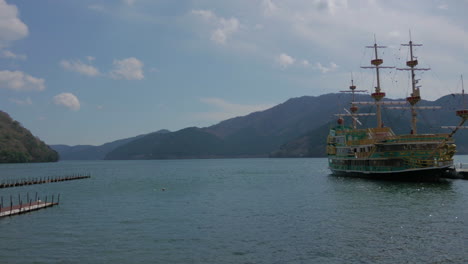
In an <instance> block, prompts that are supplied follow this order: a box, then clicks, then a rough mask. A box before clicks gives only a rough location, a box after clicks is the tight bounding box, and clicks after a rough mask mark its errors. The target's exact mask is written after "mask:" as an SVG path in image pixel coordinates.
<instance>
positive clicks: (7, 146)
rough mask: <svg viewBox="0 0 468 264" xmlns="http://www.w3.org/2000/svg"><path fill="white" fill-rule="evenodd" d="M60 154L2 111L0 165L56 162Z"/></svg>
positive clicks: (0, 121) (0, 112) (0, 115)
mask: <svg viewBox="0 0 468 264" xmlns="http://www.w3.org/2000/svg"><path fill="white" fill-rule="evenodd" d="M58 159H59V156H58V153H57V152H56V151H54V150H52V149H50V148H49V146H47V145H46V144H45V143H44V142H42V141H41V140H39V139H38V138H36V137H34V136H33V135H32V134H31V132H30V131H29V130H27V129H26V128H24V127H23V126H21V124H20V123H19V122H18V121H14V120H13V119H11V117H10V116H9V115H8V114H7V113H5V112H2V111H0V163H22V162H54V161H57V160H58Z"/></svg>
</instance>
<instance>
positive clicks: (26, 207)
mask: <svg viewBox="0 0 468 264" xmlns="http://www.w3.org/2000/svg"><path fill="white" fill-rule="evenodd" d="M58 204H59V203H58V202H55V203H53V202H43V201H40V200H39V201H35V202H31V203H27V204H17V205H13V206H9V207H5V208H0V217H5V216H12V215H18V214H24V213H28V212H31V211H36V210H39V209H43V208H47V207H52V206H55V205H58Z"/></svg>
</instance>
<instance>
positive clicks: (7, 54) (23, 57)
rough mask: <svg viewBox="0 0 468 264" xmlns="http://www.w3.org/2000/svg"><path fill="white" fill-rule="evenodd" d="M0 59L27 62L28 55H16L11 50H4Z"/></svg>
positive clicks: (0, 53)
mask: <svg viewBox="0 0 468 264" xmlns="http://www.w3.org/2000/svg"><path fill="white" fill-rule="evenodd" d="M0 58H6V59H13V60H26V58H27V57H26V55H24V54H16V53H13V52H12V51H10V50H2V51H1V52H0Z"/></svg>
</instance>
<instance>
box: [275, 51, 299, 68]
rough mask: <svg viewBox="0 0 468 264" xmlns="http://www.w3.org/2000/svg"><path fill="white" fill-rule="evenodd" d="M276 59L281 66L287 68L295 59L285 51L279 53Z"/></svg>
mask: <svg viewBox="0 0 468 264" xmlns="http://www.w3.org/2000/svg"><path fill="white" fill-rule="evenodd" d="M276 61H277V62H278V64H279V65H280V66H281V67H282V68H287V67H289V66H291V65H293V64H294V62H295V61H296V59H294V58H293V57H291V56H289V55H288V54H286V53H281V54H280V55H278V57H276Z"/></svg>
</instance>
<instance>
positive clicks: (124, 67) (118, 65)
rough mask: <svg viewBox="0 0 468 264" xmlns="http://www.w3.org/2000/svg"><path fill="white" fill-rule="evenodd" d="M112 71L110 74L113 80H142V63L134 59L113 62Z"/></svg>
mask: <svg viewBox="0 0 468 264" xmlns="http://www.w3.org/2000/svg"><path fill="white" fill-rule="evenodd" d="M113 64H114V69H113V70H112V71H111V72H110V76H111V78H113V79H125V80H142V79H143V78H144V77H145V76H144V75H143V62H141V61H139V60H138V59H137V58H135V57H131V58H127V59H123V60H114V63H113Z"/></svg>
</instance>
